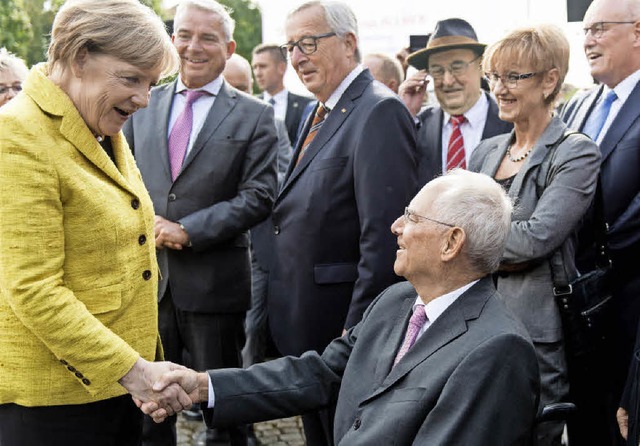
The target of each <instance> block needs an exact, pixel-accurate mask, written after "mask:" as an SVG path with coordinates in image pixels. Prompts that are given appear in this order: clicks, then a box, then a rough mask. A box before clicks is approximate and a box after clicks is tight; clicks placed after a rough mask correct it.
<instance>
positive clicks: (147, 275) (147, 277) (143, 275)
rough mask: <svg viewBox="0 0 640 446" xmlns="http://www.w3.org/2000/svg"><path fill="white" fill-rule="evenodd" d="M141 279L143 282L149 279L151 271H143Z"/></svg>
mask: <svg viewBox="0 0 640 446" xmlns="http://www.w3.org/2000/svg"><path fill="white" fill-rule="evenodd" d="M142 278H143V279H144V280H149V279H151V271H149V270H148V269H146V270H144V271H143V273H142Z"/></svg>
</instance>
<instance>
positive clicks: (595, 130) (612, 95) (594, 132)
mask: <svg viewBox="0 0 640 446" xmlns="http://www.w3.org/2000/svg"><path fill="white" fill-rule="evenodd" d="M616 99H618V96H616V92H615V91H613V90H609V93H607V95H606V96H605V97H604V99H603V100H602V101H601V102H600V103H599V104H598V105H597V106H596V108H595V109H594V110H593V113H592V114H591V117H590V118H589V119H588V120H587V123H586V124H585V126H584V128H583V129H582V132H583V133H584V134H586V135H588V136H589V137H591V139H592V140H594V141H596V140H597V139H598V135H600V132H601V131H602V127H604V123H605V122H607V116H609V110H611V104H613V101H615V100H616Z"/></svg>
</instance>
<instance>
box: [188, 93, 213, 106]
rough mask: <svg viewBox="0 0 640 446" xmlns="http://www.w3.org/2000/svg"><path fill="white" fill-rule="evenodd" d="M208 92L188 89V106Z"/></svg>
mask: <svg viewBox="0 0 640 446" xmlns="http://www.w3.org/2000/svg"><path fill="white" fill-rule="evenodd" d="M206 94H208V93H207V92H206V91H204V90H187V104H186V107H191V105H192V104H193V103H194V102H196V101H197V100H198V99H200V98H201V97H202V96H204V95H206Z"/></svg>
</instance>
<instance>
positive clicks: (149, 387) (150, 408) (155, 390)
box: [119, 358, 209, 423]
mask: <svg viewBox="0 0 640 446" xmlns="http://www.w3.org/2000/svg"><path fill="white" fill-rule="evenodd" d="M119 382H120V384H121V385H122V386H123V387H124V388H125V389H127V391H128V392H129V393H130V394H131V396H132V397H133V401H134V402H135V403H136V405H137V406H138V407H139V408H140V410H142V412H144V413H145V414H147V415H150V416H151V417H152V418H153V420H154V421H155V422H156V423H161V422H162V421H164V420H165V418H167V417H168V416H171V415H174V414H176V413H178V412H180V411H182V410H184V409H188V408H189V407H191V405H192V404H197V403H200V402H202V401H207V400H208V397H209V378H208V377H207V374H206V373H197V372H195V371H193V370H190V369H188V368H186V367H184V366H181V365H178V364H174V363H172V362H149V361H146V360H144V359H142V358H139V359H138V360H137V361H136V363H135V364H134V366H133V367H132V368H131V370H130V371H129V372H128V373H127V374H126V375H125V376H124V377H122V378H121V379H120V381H119Z"/></svg>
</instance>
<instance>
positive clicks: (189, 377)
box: [136, 368, 209, 423]
mask: <svg viewBox="0 0 640 446" xmlns="http://www.w3.org/2000/svg"><path fill="white" fill-rule="evenodd" d="M173 386H179V387H180V388H181V389H182V390H183V391H184V392H185V393H186V394H187V396H188V397H189V399H190V400H191V401H192V402H193V403H194V404H196V403H200V402H203V401H207V400H208V399H209V377H208V375H207V374H206V373H204V372H203V373H198V372H196V371H194V370H189V369H184V368H183V369H179V370H173V371H170V372H167V373H165V374H163V375H162V376H161V377H160V378H159V379H158V380H157V381H156V382H155V384H154V385H153V390H154V392H164V391H166V390H167V389H170V388H172V387H173ZM136 404H137V405H138V407H139V408H140V410H142V411H143V412H144V413H145V414H147V415H149V416H151V418H153V421H155V422H156V423H161V422H163V421H164V420H165V418H167V417H168V416H170V415H172V414H171V413H169V412H168V411H167V409H166V408H164V407H162V406H161V405H159V404H158V403H157V402H154V401H149V402H140V401H136Z"/></svg>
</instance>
